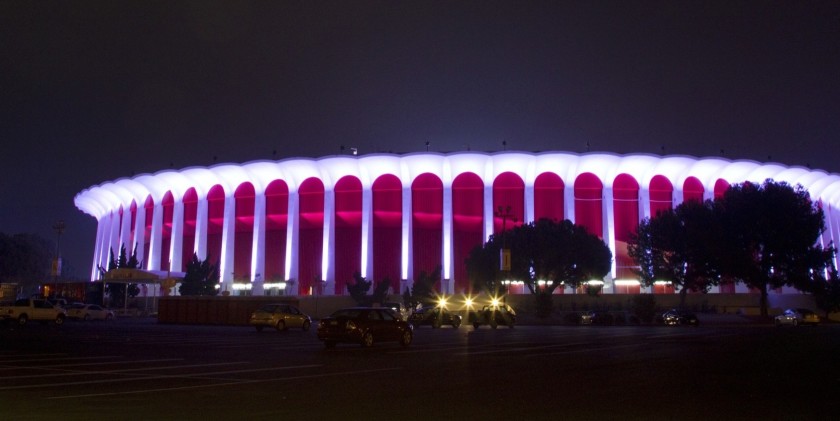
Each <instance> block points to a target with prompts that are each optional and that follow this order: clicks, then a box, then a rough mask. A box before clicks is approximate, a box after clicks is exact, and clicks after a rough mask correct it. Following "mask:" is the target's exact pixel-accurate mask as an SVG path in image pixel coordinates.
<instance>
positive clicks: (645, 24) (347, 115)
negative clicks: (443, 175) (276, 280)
mask: <svg viewBox="0 0 840 421" xmlns="http://www.w3.org/2000/svg"><path fill="white" fill-rule="evenodd" d="M0 141H1V142H2V152H0V232H4V233H7V234H14V233H19V232H33V233H37V234H40V235H43V236H44V237H46V238H48V239H50V240H51V241H54V240H55V238H56V235H55V233H54V231H53V230H52V225H53V223H54V222H55V221H56V220H59V219H63V220H65V221H66V224H67V229H66V231H65V234H64V236H63V237H62V254H63V255H64V258H65V263H69V264H70V265H72V266H74V267H75V268H76V271H77V274H78V275H80V276H85V275H86V274H87V273H88V271H89V269H90V264H91V260H92V255H93V243H94V236H95V233H96V224H95V220H94V219H93V218H92V217H89V216H87V215H85V214H82V213H81V212H80V211H78V210H77V209H76V208H75V206H74V205H73V197H74V196H75V195H76V194H77V193H79V192H80V191H82V190H83V189H85V188H88V187H90V186H91V185H95V184H99V183H102V182H105V181H112V180H115V179H118V178H122V177H129V176H132V175H136V174H140V173H146V172H156V171H159V170H163V169H167V168H170V167H173V168H176V169H177V168H184V167H188V166H194V165H212V164H213V163H214V157H217V160H218V162H219V163H221V162H237V163H241V162H247V161H251V160H257V159H271V158H272V156H273V152H274V151H276V157H277V159H281V158H288V157H319V156H324V155H332V154H337V153H339V150H340V145H346V146H348V147H351V146H353V147H358V148H359V151H360V152H361V153H375V152H395V153H405V152H417V151H423V150H425V142H426V141H429V142H431V146H430V149H431V150H433V151H441V152H450V151H459V150H466V149H468V148H469V149H472V150H475V151H496V150H500V149H502V141H506V142H507V148H508V149H509V150H522V151H545V150H559V151H571V152H584V151H586V148H587V143H589V145H590V148H591V150H592V151H608V152H616V153H633V152H645V153H657V154H659V153H663V151H664V154H687V155H694V156H701V157H702V156H720V155H721V151H723V154H724V156H725V157H727V158H730V159H753V160H757V161H768V160H770V161H775V162H781V163H783V164H786V165H802V166H805V165H810V166H811V167H812V168H819V169H824V170H826V171H829V172H840V161H838V157H839V156H840V146H838V143H840V142H839V141H840V2H838V1H807V2H771V1H750V2H739V1H728V0H727V1H720V2H698V1H691V2H689V1H672V0H669V1H661V2H658V1H652V2H631V1H609V2H596V1H577V2H560V1H545V2H526V1H516V2H499V1H476V2H473V1H448V2H438V1H415V2H411V3H409V2H394V1H387V2H363V1H352V2H348V1H336V2H312V1H294V2H292V1H282V2H269V1H264V2H253V3H249V2H244V1H236V2H224V3H216V2H210V1H206V0H200V1H191V2H177V1H150V0H145V1H133V2H129V1H118V2H117V1H110V0H104V1H86V2H79V1H65V2H52V1H45V2H40V1H39V2H30V1H15V2H11V1H6V0H0ZM663 148H664V149H663Z"/></svg>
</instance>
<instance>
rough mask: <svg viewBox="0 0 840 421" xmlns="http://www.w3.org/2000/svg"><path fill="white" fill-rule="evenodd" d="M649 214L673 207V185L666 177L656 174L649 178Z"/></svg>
mask: <svg viewBox="0 0 840 421" xmlns="http://www.w3.org/2000/svg"><path fill="white" fill-rule="evenodd" d="M648 189H649V191H650V216H652V217H653V216H656V214H657V213H659V212H663V211H667V210H670V209H671V208H672V207H673V203H674V202H673V197H674V186H673V185H672V184H671V181H669V180H668V179H667V178H666V177H664V176H661V175H657V176H654V177H653V178H652V179H651V180H650V187H649V188H648Z"/></svg>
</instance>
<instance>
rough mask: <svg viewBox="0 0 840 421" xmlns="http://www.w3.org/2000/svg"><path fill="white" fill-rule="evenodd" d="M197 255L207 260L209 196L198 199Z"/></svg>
mask: <svg viewBox="0 0 840 421" xmlns="http://www.w3.org/2000/svg"><path fill="white" fill-rule="evenodd" d="M195 254H196V255H197V256H198V259H199V260H201V261H204V260H206V259H207V196H204V197H200V198H198V201H197V202H196V213H195Z"/></svg>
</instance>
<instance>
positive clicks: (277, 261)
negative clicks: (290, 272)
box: [263, 180, 289, 283]
mask: <svg viewBox="0 0 840 421" xmlns="http://www.w3.org/2000/svg"><path fill="white" fill-rule="evenodd" d="M288 223H289V186H288V185H287V184H286V182H285V181H283V180H274V181H272V182H271V183H269V184H268V187H266V189H265V266H264V269H263V270H264V271H265V273H264V274H263V279H264V280H265V281H266V282H271V283H277V282H280V281H283V280H286V271H285V269H286V240H287V228H286V227H287V226H288Z"/></svg>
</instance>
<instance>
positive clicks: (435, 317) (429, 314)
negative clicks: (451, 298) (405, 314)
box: [409, 306, 461, 328]
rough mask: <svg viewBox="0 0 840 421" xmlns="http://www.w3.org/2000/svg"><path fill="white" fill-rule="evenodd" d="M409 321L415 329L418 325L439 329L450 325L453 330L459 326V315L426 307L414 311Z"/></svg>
mask: <svg viewBox="0 0 840 421" xmlns="http://www.w3.org/2000/svg"><path fill="white" fill-rule="evenodd" d="M409 321H410V322H411V324H412V325H414V326H415V327H417V326H420V325H431V326H432V327H433V328H439V327H441V326H443V325H451V326H452V327H454V328H457V327H458V326H461V315H460V314H453V313H450V312H449V310H447V309H445V308H441V307H439V306H426V307H423V308H420V309H418V310H414V313H412V314H411V317H410V318H409Z"/></svg>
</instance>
